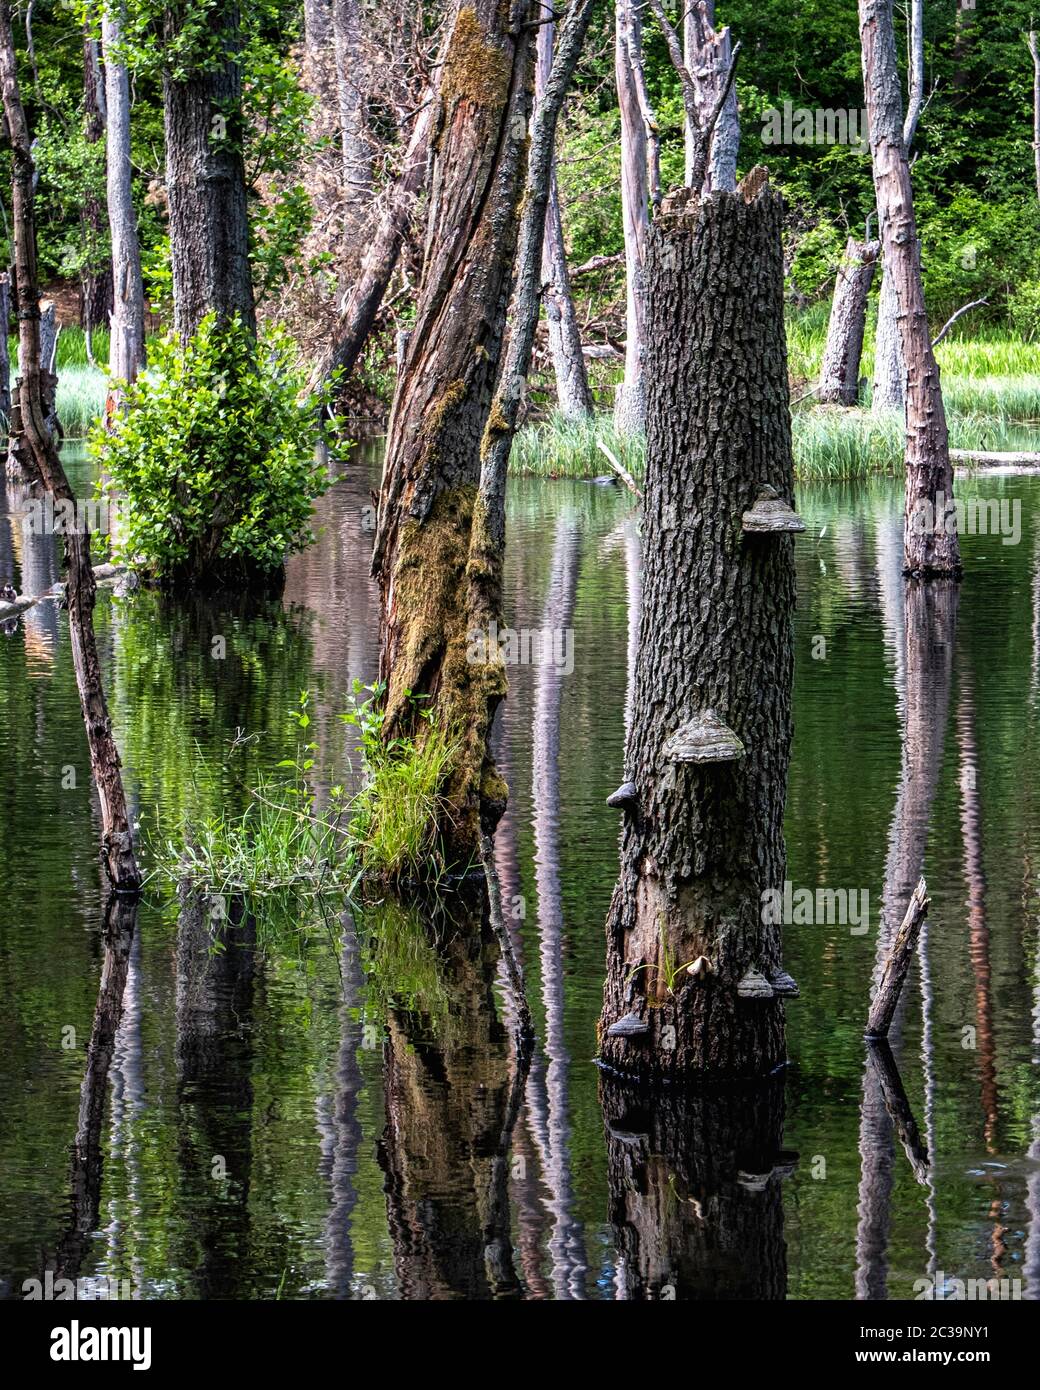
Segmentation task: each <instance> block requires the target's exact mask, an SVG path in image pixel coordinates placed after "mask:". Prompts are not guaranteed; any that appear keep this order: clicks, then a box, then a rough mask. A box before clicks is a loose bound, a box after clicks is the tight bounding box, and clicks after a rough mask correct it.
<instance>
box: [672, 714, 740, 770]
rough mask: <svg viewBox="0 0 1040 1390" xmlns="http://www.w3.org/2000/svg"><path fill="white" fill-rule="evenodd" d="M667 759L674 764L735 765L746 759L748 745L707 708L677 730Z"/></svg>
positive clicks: (673, 735)
mask: <svg viewBox="0 0 1040 1390" xmlns="http://www.w3.org/2000/svg"><path fill="white" fill-rule="evenodd" d="M664 756H665V758H667V760H668V761H669V762H671V763H732V762H736V760H737V759H738V758H742V757H743V756H744V745H743V744H742V743H741V741H740V739H739V738H738V737H737V735H736V734H735V733H734V732H733V730H732V729H731V728H730V727H729V726H728V725H727V724H723V722H722V720H721V719H720V718H719V716H718V715H717V714H716V713H715V711H714V710H713V709H706V710H701V711H700V713H698V714H695V715H694V716H693V718H692V719H688V720H687V721H686V723H685V724H683V725H681V726H680V728H678V729H676V731H675V733H674V734H672V736H671V738H669V739H668V740H667V742H666V743H665V745H664Z"/></svg>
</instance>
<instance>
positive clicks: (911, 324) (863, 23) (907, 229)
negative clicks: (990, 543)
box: [859, 0, 961, 578]
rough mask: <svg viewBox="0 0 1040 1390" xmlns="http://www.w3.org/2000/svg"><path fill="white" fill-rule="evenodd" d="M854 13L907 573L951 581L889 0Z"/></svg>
mask: <svg viewBox="0 0 1040 1390" xmlns="http://www.w3.org/2000/svg"><path fill="white" fill-rule="evenodd" d="M859 16H860V38H861V41H862V45H863V85H864V88H865V90H866V100H867V117H868V120H869V123H870V148H871V163H872V166H873V172H874V191H875V194H876V196H877V205H878V212H879V214H880V217H881V243H882V246H883V248H884V259H885V274H886V276H889V275H890V276H891V277H892V282H893V287H894V290H895V293H896V297H897V299H898V302H899V305H898V314H897V317H898V320H899V337H900V342H901V344H902V348H903V360H904V362H905V364H906V511H905V517H904V532H903V548H904V563H905V568H906V570H907V572H908V573H911V574H915V575H921V576H923V577H926V578H927V577H930V576H933V575H947V576H949V575H953V576H956V575H959V574H960V572H961V563H960V546H959V544H958V540H957V533H956V530H955V529H953V528H950V527H947V525H946V518H945V515H944V514H943V508H944V503H946V502H949V501H950V499H952V497H953V469H952V467H951V465H950V441H949V436H948V434H947V429H946V411H945V408H944V406H943V398H942V387H941V385H940V382H939V368H938V365H937V363H936V361H935V353H934V352H933V350H932V339H931V334H930V331H929V328H928V315H927V313H926V311H925V306H924V286H923V283H922V279H921V244H920V241H919V240H918V236H917V224H916V222H915V220H914V198H913V190H912V188H911V184H910V165H909V162H908V160H907V157H906V146H905V144H904V141H903V119H902V98H901V94H900V87H899V68H898V65H897V63H896V44H895V32H894V29H893V25H892V0H859Z"/></svg>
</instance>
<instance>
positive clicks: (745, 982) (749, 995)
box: [737, 966, 775, 999]
mask: <svg viewBox="0 0 1040 1390" xmlns="http://www.w3.org/2000/svg"><path fill="white" fill-rule="evenodd" d="M737 993H738V994H739V995H740V997H741V999H772V997H773V995H774V993H775V991H774V989H773V986H772V985H771V984H770V983H769V981H768V980H767V979H766V977H765V976H764V975H763V974H762V972H761V970H756V969H755V967H754V966H752V967H751V969H750V970H748V971H747V972H746V973H745V975H744V978H743V979H742V980H741V982H740V984H739V985H737Z"/></svg>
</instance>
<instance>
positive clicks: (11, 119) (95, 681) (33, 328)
mask: <svg viewBox="0 0 1040 1390" xmlns="http://www.w3.org/2000/svg"><path fill="white" fill-rule="evenodd" d="M0 83H2V87H3V103H4V112H5V114H6V117H7V127H8V132H9V138H10V142H11V148H12V151H13V153H14V197H13V206H12V223H13V226H12V233H13V237H14V246H15V286H16V291H17V303H18V311H19V312H18V336H19V350H20V354H21V376H20V378H19V382H18V396H19V407H20V409H19V427H20V429H21V431H22V432H23V434H24V438H25V442H26V445H27V447H28V450H29V451H30V453H31V455H32V459H33V463H34V465H35V467H36V470H37V471H38V473H39V476H40V477H41V479H42V481H43V484H44V486H45V487H46V488H47V489H48V491H50V492H51V493H52V494H53V496H54V498H55V500H59V501H60V500H68V501H70V502H73V503H74V499H73V494H72V489H71V488H70V486H69V481H68V479H67V478H66V476H65V470H64V469H63V468H62V465H61V460H60V459H59V457H58V451H57V449H56V448H55V445H54V440H53V438H52V436H51V434H50V432H49V430H48V428H47V424H46V420H45V418H44V408H43V392H42V381H41V369H40V309H39V289H38V286H37V270H36V224H35V216H34V208H33V174H34V169H33V160H32V152H31V147H30V140H29V129H28V126H27V124H26V120H25V112H24V110H23V108H22V100H21V95H20V93H19V90H18V76H17V67H16V62H15V49H14V36H13V34H12V32H11V10H10V6H9V4H8V0H0ZM65 560H66V564H67V567H68V609H69V634H70V638H71V642H72V661H73V666H74V668H75V672H76V686H77V688H78V690H79V698H80V706H81V708H82V711H83V722H84V725H85V726H86V731H87V744H88V747H89V750H90V764H91V770H92V773H93V776H94V783H95V785H96V787H97V792H98V800H99V802H100V806H101V833H102V862H103V863H104V865H105V869H106V871H107V873H108V876H109V879H110V880H111V882H112V885H113V887H114V888H115V889H116V891H117V892H136V891H137V890H138V889H139V888H140V884H141V876H140V873H139V871H138V868H137V862H136V860H135V858H134V846H133V836H132V834H131V830H130V821H129V817H128V815H127V808H126V797H125V795H124V792H123V781H122V777H121V775H120V772H119V766H120V764H119V753H118V750H117V748H116V744H115V739H114V738H113V737H112V721H111V719H110V717H109V713H108V707H107V705H106V703H105V691H104V687H103V685H102V680H101V664H100V662H99V660H98V652H97V643H96V641H95V638H94V622H93V619H94V592H95V581H94V573H93V570H92V569H91V564H90V535H89V533H88V532H86V531H84V533H83V534H81V535H80V534H75V533H73V534H71V535H66V537H65Z"/></svg>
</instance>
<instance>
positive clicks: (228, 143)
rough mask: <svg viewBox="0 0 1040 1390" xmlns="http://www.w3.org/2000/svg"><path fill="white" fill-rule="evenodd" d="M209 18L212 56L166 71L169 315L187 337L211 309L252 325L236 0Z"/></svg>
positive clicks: (171, 21)
mask: <svg viewBox="0 0 1040 1390" xmlns="http://www.w3.org/2000/svg"><path fill="white" fill-rule="evenodd" d="M208 25H209V31H210V38H211V40H212V42H213V47H214V51H215V57H214V59H213V61H212V64H207V65H206V66H204V67H199V68H196V69H194V70H192V71H190V72H189V73H188V74H187V75H186V76H184V75H181V74H179V73H178V74H176V75H175V74H174V72H173V71H171V70H170V69H169V68H167V69H166V70H165V71H164V73H163V115H164V122H165V130H166V185H167V194H168V197H169V203H170V251H171V258H172V261H173V317H174V326H175V327H176V329H177V331H178V333H179V334H180V336H181V339H182V340H183V341H184V342H187V340H188V339H189V338H190V337H191V336H192V334H193V333H194V332H195V330H196V329H197V328H198V326H199V324H200V322H201V321H202V319H203V318H205V316H206V315H207V314H208V313H210V312H213V313H215V314H216V315H217V318H218V319H221V320H226V319H230V318H231V317H232V316H233V315H235V314H237V315H238V317H239V318H240V319H241V321H242V323H243V324H244V325H245V327H246V328H247V329H249V330H250V331H251V332H253V333H255V332H256V310H255V308H254V304H253V285H252V278H251V275H250V267H249V217H248V212H247V208H246V176H245V165H244V163H243V159H242V133H243V131H242V70H241V64H240V52H241V36H240V32H239V11H238V6H237V4H235V3H234V0H217V4H216V5H215V6H214V8H213V9H212V10H211V11H210V12H209V14H208ZM176 37H177V21H176V19H175V18H174V17H173V15H172V14H170V13H168V15H167V39H168V41H170V42H172V41H173V40H174V39H176Z"/></svg>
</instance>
